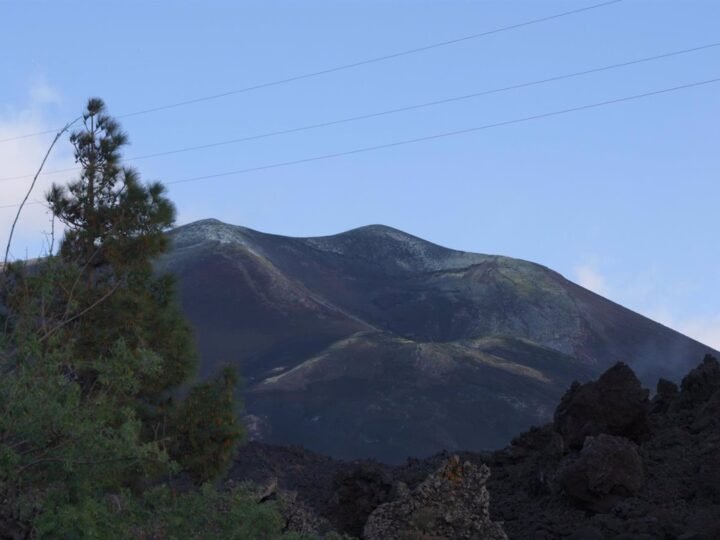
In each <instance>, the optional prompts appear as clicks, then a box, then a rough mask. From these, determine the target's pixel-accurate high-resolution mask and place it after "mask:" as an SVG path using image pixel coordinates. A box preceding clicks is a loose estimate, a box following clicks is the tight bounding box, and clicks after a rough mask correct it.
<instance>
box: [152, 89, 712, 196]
mask: <svg viewBox="0 0 720 540" xmlns="http://www.w3.org/2000/svg"><path fill="white" fill-rule="evenodd" d="M716 82H720V77H718V78H715V79H708V80H705V81H699V82H694V83H689V84H683V85H681V86H673V87H671V88H663V89H662V90H655V91H652V92H645V93H643V94H635V95H633V96H626V97H622V98H617V99H610V100H607V101H600V102H598V103H590V104H588V105H581V106H579V107H572V108H570V109H561V110H559V111H552V112H547V113H542V114H536V115H533V116H525V117H522V118H515V119H513V120H505V121H503V122H495V123H492V124H485V125H482V126H477V127H472V128H466V129H459V130H456V131H447V132H445V133H437V134H435V135H427V136H425V137H417V138H415V139H405V140H403V141H396V142H392V143H387V144H378V145H374V146H366V147H364V148H357V149H355V150H348V151H345V152H336V153H333V154H324V155H321V156H314V157H310V158H305V159H296V160H292V161H283V162H280V163H272V164H270V165H262V166H259V167H250V168H247V169H236V170H233V171H227V172H222V173H216V174H208V175H204V176H194V177H191V178H184V179H182V180H174V181H172V182H165V183H166V184H168V185H170V184H182V183H185V182H195V181H199V180H209V179H212V178H220V177H223V176H233V175H239V174H246V173H251V172H257V171H264V170H268V169H276V168H279V167H287V166H290V165H299V164H301V163H310V162H313V161H322V160H326V159H332V158H337V157H342V156H350V155H354V154H362V153H365V152H372V151H375V150H382V149H384V148H394V147H397V146H405V145H408V144H415V143H419V142H424V141H431V140H435V139H443V138H445V137H453V136H456V135H464V134H466V133H473V132H475V131H482V130H486V129H491V128H496V127H501V126H508V125H511V124H520V123H523V122H530V121H532V120H539V119H542V118H549V117H551V116H559V115H562V114H568V113H572V112H578V111H584V110H587V109H594V108H597V107H604V106H606V105H613V104H615V103H623V102H625V101H633V100H637V99H642V98H646V97H650V96H656V95H659V94H667V93H670V92H677V91H679V90H685V89H687V88H694V87H697V86H703V85H707V84H713V83H716Z"/></svg>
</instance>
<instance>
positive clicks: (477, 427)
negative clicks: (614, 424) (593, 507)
mask: <svg viewBox="0 0 720 540" xmlns="http://www.w3.org/2000/svg"><path fill="white" fill-rule="evenodd" d="M171 236H172V240H173V248H172V251H171V252H170V253H169V254H168V255H167V256H166V257H165V258H164V259H163V260H162V261H161V262H160V266H161V267H162V268H165V269H168V270H170V271H172V272H173V273H175V274H176V275H177V277H178V282H179V288H180V294H181V299H182V303H183V308H184V310H185V313H186V315H187V316H188V318H189V319H190V321H191V323H192V324H193V326H194V328H195V332H196V337H197V341H198V346H199V349H200V353H201V358H202V364H201V375H202V376H209V375H211V374H212V373H214V372H215V371H217V369H218V367H219V366H220V365H221V364H223V363H231V364H234V365H236V366H238V368H239V369H240V371H241V373H242V374H243V377H244V379H245V381H246V383H247V389H246V401H247V408H248V412H249V413H250V414H251V415H252V420H253V426H254V429H255V431H256V435H257V436H258V437H261V438H263V439H264V440H266V441H269V442H275V443H282V444H303V445H304V446H306V447H308V448H311V449H313V450H316V451H320V452H325V453H329V454H331V455H334V456H337V457H345V458H352V457H376V458H379V459H382V460H386V461H398V460H401V459H403V458H404V457H406V456H408V455H425V454H429V453H432V452H435V451H438V450H440V449H443V448H447V449H456V448H465V449H473V450H481V449H488V448H495V447H499V446H502V445H503V444H505V443H506V442H507V441H508V440H509V439H510V437H511V436H513V435H514V434H516V433H518V432H519V431H521V430H523V429H526V428H528V427H529V426H530V425H532V424H540V423H543V422H545V421H546V420H548V419H549V415H550V411H551V410H552V407H553V406H554V403H555V402H556V401H557V399H558V398H559V396H560V395H561V393H562V390H563V389H564V388H565V387H566V386H567V385H568V383H569V382H570V381H572V380H573V379H581V380H586V379H589V378H590V377H592V376H594V375H597V374H598V373H600V372H602V371H603V370H604V369H606V368H607V367H608V366H610V365H612V364H613V363H615V362H616V361H626V362H628V363H629V364H630V365H632V366H633V368H634V369H635V371H636V372H637V373H638V375H639V376H640V377H641V378H642V379H643V380H644V381H645V382H646V383H648V384H653V383H654V382H655V381H656V380H657V378H658V377H660V376H662V377H666V378H677V377H679V376H680V375H681V374H682V373H684V372H686V371H687V369H688V368H689V366H691V365H693V364H694V363H695V362H697V360H698V358H701V357H702V355H703V354H704V353H706V352H711V350H710V349H709V348H707V347H704V346H702V345H701V344H699V343H697V342H695V341H693V340H691V339H689V338H687V337H685V336H682V335H680V334H678V333H677V332H674V331H672V330H670V329H668V328H666V327H664V326H661V325H659V324H657V323H654V322H653V321H650V320H649V319H646V318H644V317H642V316H640V315H638V314H636V313H633V312H631V311H629V310H627V309H625V308H623V307H621V306H619V305H617V304H614V303H612V302H610V301H608V300H606V299H604V298H602V297H600V296H598V295H596V294H593V293H591V292H590V291H587V290H586V289H583V288H582V287H579V286H577V285H575V284H573V283H571V282H570V281H568V280H566V279H564V278H563V277H562V276H561V275H559V274H557V273H556V272H553V271H551V270H549V269H547V268H545V267H542V266H540V265H537V264H533V263H530V262H526V261H520V260H516V259H510V258H507V257H498V256H490V255H481V254H473V253H464V252H459V251H454V250H449V249H446V248H443V247H440V246H437V245H435V244H432V243H430V242H426V241H424V240H422V239H419V238H416V237H414V236H411V235H409V234H406V233H404V232H401V231H398V230H396V229H392V228H390V227H384V226H378V225H375V226H369V227H362V228H360V229H355V230H352V231H348V232H346V233H342V234H338V235H334V236H328V237H320V238H289V237H283V236H277V235H270V234H264V233H260V232H257V231H253V230H251V229H247V228H243V227H237V226H232V225H227V224H223V223H221V222H219V221H216V220H203V221H200V222H196V223H192V224H189V225H186V226H183V227H180V228H178V229H176V230H175V231H173V232H172V233H171ZM670 360H672V361H673V362H672V363H671V362H670Z"/></svg>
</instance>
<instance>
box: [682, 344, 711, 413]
mask: <svg viewBox="0 0 720 540" xmlns="http://www.w3.org/2000/svg"><path fill="white" fill-rule="evenodd" d="M680 388H681V393H680V397H681V399H682V401H683V404H684V405H686V406H687V405H690V406H694V405H698V404H701V403H704V402H706V401H707V400H709V399H710V396H712V395H713V394H714V393H715V392H716V391H717V390H718V389H720V364H719V363H718V361H717V358H715V357H714V356H712V355H710V354H707V355H705V358H703V362H702V364H700V365H699V366H698V367H696V368H695V369H693V370H692V371H691V372H690V373H688V374H687V375H686V376H685V377H684V378H683V380H682V383H681V384H680Z"/></svg>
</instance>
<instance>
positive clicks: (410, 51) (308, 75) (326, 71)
mask: <svg viewBox="0 0 720 540" xmlns="http://www.w3.org/2000/svg"><path fill="white" fill-rule="evenodd" d="M622 1H623V0H610V1H608V2H602V3H600V4H593V5H591V6H586V7H582V8H578V9H573V10H570V11H563V12H561V13H556V14H554V15H548V16H546V17H541V18H539V19H531V20H529V21H524V22H521V23H516V24H512V25H509V26H502V27H500V28H495V29H493V30H487V31H485V32H479V33H477V34H470V35H467V36H463V37H459V38H455V39H449V40H446V41H439V42H437V43H431V44H429V45H424V46H422V47H415V48H413V49H406V50H404V51H399V52H396V53H391V54H385V55H382V56H376V57H373V58H368V59H366V60H360V61H358V62H352V63H350V64H342V65H339V66H335V67H331V68H328V69H323V70H320V71H311V72H309V73H303V74H301V75H295V76H293V77H287V78H285V79H277V80H275V81H269V82H266V83H261V84H256V85H253V86H246V87H245V88H238V89H236V90H229V91H227V92H222V93H219V94H211V95H208V96H202V97H198V98H194V99H188V100H186V101H178V102H176V103H170V104H167V105H159V106H157V107H151V108H148V109H142V110H138V111H134V112H129V113H125V114H121V115H118V116H117V118H129V117H132V116H140V115H144V114H150V113H154V112H159V111H165V110H168V109H175V108H178V107H185V106H187V105H193V104H195V103H201V102H203V101H211V100H215V99H220V98H224V97H228V96H234V95H237V94H243V93H246V92H252V91H255V90H261V89H263V88H269V87H271V86H279V85H281V84H286V83H290V82H295V81H300V80H303V79H311V78H314V77H320V76H322V75H328V74H330V73H336V72H338V71H344V70H347V69H353V68H356V67H360V66H366V65H368V64H375V63H378V62H384V61H386V60H391V59H393V58H400V57H402V56H408V55H411V54H416V53H419V52H423V51H428V50H431V49H438V48H440V47H447V46H448V45H454V44H456V43H462V42H464V41H470V40H473V39H478V38H482V37H485V36H490V35H493V34H499V33H501V32H507V31H509V30H515V29H517V28H522V27H525V26H530V25H533V24H539V23H542V22H546V21H551V20H554V19H559V18H561V17H567V16H569V15H575V14H578V13H583V12H585V11H590V10H593V9H598V8H601V7H605V6H609V5H612V4H618V3H620V2H622ZM56 131H57V129H48V130H45V131H37V132H35V133H27V134H25V135H17V136H15V137H10V138H7V139H0V143H4V142H9V141H15V140H18V139H25V138H28V137H36V136H38V135H47V134H48V133H55V132H56Z"/></svg>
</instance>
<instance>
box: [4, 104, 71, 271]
mask: <svg viewBox="0 0 720 540" xmlns="http://www.w3.org/2000/svg"><path fill="white" fill-rule="evenodd" d="M78 120H80V117H78V118H76V119H75V120H73V121H72V122H70V123H68V124H65V127H63V128H62V129H61V130H60V131H58V133H57V135H55V138H54V139H53V142H52V143H51V144H50V148H48V151H47V152H46V153H45V157H44V158H43V160H42V163H40V168H39V169H38V170H37V172H36V173H35V176H34V177H33V181H32V182H31V183H30V187H29V188H28V190H27V193H26V194H25V198H24V199H23V200H22V202H21V203H20V206H19V207H18V211H17V213H16V214H15V219H14V220H13V223H12V227H10V236H9V237H8V241H7V245H6V246H5V258H4V259H3V265H2V270H3V272H5V269H6V268H7V262H8V256H9V255H10V245H11V244H12V238H13V234H14V233H15V226H16V225H17V222H18V220H19V219H20V214H21V213H22V211H23V207H24V206H25V203H26V202H27V200H28V199H29V198H30V194H31V193H32V190H33V188H34V187H35V183H36V182H37V179H38V176H40V172H41V171H42V170H43V167H44V166H45V162H46V161H47V159H48V157H50V152H52V149H53V147H54V146H55V143H57V142H58V140H59V139H60V137H62V134H63V133H65V132H66V131H67V130H68V129H70V126H72V125H73V124H74V123H75V122H77V121H78Z"/></svg>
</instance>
